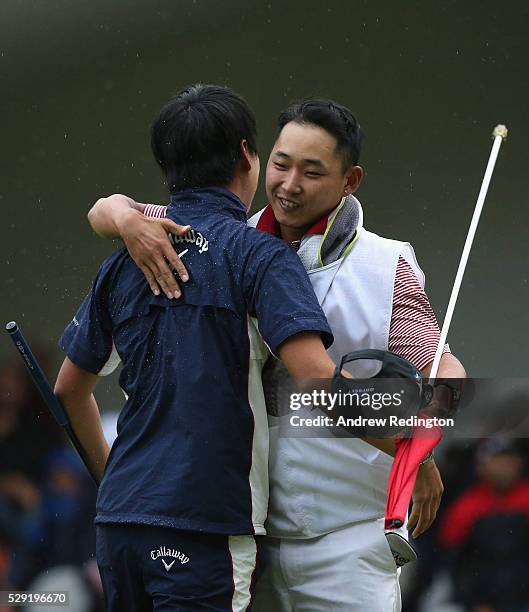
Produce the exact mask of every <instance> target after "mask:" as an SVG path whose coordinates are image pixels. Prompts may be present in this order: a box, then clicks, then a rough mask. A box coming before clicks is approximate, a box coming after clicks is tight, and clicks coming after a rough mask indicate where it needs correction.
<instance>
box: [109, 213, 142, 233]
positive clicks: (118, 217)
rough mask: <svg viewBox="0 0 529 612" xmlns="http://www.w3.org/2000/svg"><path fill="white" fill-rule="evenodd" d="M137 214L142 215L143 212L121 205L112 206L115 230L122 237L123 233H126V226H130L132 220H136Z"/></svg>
mask: <svg viewBox="0 0 529 612" xmlns="http://www.w3.org/2000/svg"><path fill="white" fill-rule="evenodd" d="M139 216H141V217H143V213H141V212H140V211H138V210H136V209H134V208H125V207H122V206H120V207H117V206H116V207H115V208H114V211H113V219H114V225H115V228H116V232H117V233H118V234H119V236H120V237H121V238H123V236H124V234H126V231H127V228H130V225H131V224H132V223H134V221H135V220H137V219H138V217H139Z"/></svg>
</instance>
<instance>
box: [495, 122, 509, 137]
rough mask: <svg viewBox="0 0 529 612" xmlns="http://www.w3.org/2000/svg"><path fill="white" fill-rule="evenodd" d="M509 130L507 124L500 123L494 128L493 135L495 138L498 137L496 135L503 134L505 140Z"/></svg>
mask: <svg viewBox="0 0 529 612" xmlns="http://www.w3.org/2000/svg"><path fill="white" fill-rule="evenodd" d="M508 132H509V130H508V129H507V126H506V125H502V124H501V123H500V124H498V125H497V126H496V127H495V128H494V132H492V135H493V137H494V138H496V136H501V137H502V138H503V140H505V139H506V138H507V134H508Z"/></svg>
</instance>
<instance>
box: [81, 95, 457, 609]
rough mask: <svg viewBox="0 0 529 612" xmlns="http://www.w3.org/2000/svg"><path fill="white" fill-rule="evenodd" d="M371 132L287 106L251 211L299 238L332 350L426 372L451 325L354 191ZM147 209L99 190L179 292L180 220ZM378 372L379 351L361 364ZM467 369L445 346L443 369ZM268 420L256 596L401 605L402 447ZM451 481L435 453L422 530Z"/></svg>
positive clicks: (142, 259) (414, 523)
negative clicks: (395, 536) (400, 360)
mask: <svg viewBox="0 0 529 612" xmlns="http://www.w3.org/2000/svg"><path fill="white" fill-rule="evenodd" d="M361 140H362V132H361V129H360V127H359V125H358V123H357V121H356V119H355V117H354V116H353V114H352V113H351V112H350V111H349V110H348V109H347V108H345V107H343V106H341V105H340V104H337V103H336V102H333V101H331V100H306V101H304V102H302V103H300V104H295V105H292V106H291V107H289V108H288V109H286V110H285V111H284V112H283V113H281V115H280V117H279V132H278V137H277V140H276V142H275V145H274V148H273V150H272V152H271V155H270V158H269V160H268V165H267V171H266V191H267V196H268V199H269V204H268V206H267V207H265V208H264V209H263V210H262V211H260V212H259V213H257V215H255V216H254V217H252V218H251V219H250V221H249V224H250V225H252V226H254V227H257V229H259V230H261V231H263V232H264V233H268V234H272V235H275V236H277V237H279V238H281V239H282V240H284V241H285V242H286V243H288V244H289V245H290V246H291V248H292V249H293V250H295V251H297V253H298V255H299V257H300V259H301V261H302V262H303V264H304V267H305V269H306V270H307V272H308V275H309V278H310V280H311V283H312V286H313V288H314V290H315V292H316V295H317V297H318V299H319V301H320V304H321V305H322V307H323V310H324V311H325V313H326V315H327V318H328V321H329V323H330V325H331V328H332V330H333V332H334V335H335V337H336V341H335V343H334V345H333V346H332V347H331V348H330V349H329V351H328V352H329V354H330V356H331V357H332V358H333V360H335V361H338V360H339V358H340V357H341V356H342V355H343V354H344V353H347V352H349V351H352V350H356V349H362V348H376V349H383V350H388V349H389V350H391V351H393V352H395V353H397V354H398V355H400V356H402V357H405V358H407V359H409V360H410V361H411V362H412V363H414V365H416V366H417V367H418V368H420V369H421V370H422V372H423V374H424V375H425V376H427V375H428V373H429V369H430V366H431V362H432V360H433V358H434V354H435V349H436V346H437V343H438V340H439V328H438V325H437V322H436V319H435V316H434V313H433V311H432V309H431V307H430V304H429V301H428V298H427V296H426V294H425V292H424V274H423V272H422V271H421V269H420V267H419V266H418V264H417V261H416V259H415V255H414V252H413V249H412V248H411V246H410V245H409V244H407V243H402V242H398V241H394V240H388V239H385V238H382V237H380V236H377V235H376V234H374V233H372V232H369V231H368V230H366V228H365V227H364V215H363V211H362V207H361V204H360V202H359V201H358V199H356V198H355V197H354V196H353V193H354V192H355V191H356V190H357V188H358V187H359V185H360V183H361V181H362V178H363V169H362V167H361V166H359V165H358V157H359V154H360V148H361ZM131 209H132V210H131ZM140 212H144V213H145V214H147V215H151V216H163V215H164V214H165V209H164V208H163V207H156V206H153V205H142V204H138V203H136V202H134V201H133V200H131V199H130V198H126V197H125V196H112V197H110V198H105V199H102V200H100V201H98V202H97V203H96V205H95V206H94V208H93V210H92V211H91V213H90V221H91V223H92V225H93V227H94V229H95V230H96V231H97V232H98V233H100V234H103V235H107V236H114V235H116V234H121V235H122V236H123V238H124V239H125V242H126V245H127V247H128V249H129V251H130V252H131V255H132V257H133V258H134V259H135V260H136V261H137V263H138V265H139V266H140V267H141V268H142V270H143V271H144V272H145V274H146V277H147V278H148V279H150V282H151V284H152V286H153V289H156V290H159V288H161V289H162V290H163V291H164V292H166V293H168V294H169V295H170V294H171V293H172V292H173V291H175V290H176V289H175V287H176V281H175V279H174V276H173V275H172V273H171V271H170V269H169V266H168V263H172V260H173V259H174V254H173V253H170V251H169V249H168V245H170V243H169V241H168V240H167V236H166V234H165V232H166V230H168V229H171V228H170V227H169V226H168V225H167V222H163V221H160V225H157V224H156V223H154V222H153V221H152V220H148V219H144V218H142V216H141V214H140ZM164 257H165V259H166V260H167V261H164ZM176 263H178V262H175V264H176ZM175 264H173V265H175ZM153 278H155V279H156V280H159V282H158V285H159V287H158V286H157V285H156V283H154V282H153V280H152V279H153ZM278 367H279V366H278V364H277V362H276V360H275V359H274V358H271V359H270V360H269V361H268V362H267V365H266V366H265V380H271V381H273V379H274V374H275V372H277V369H278ZM375 373H376V369H375V367H374V364H373V363H369V362H368V363H365V364H364V366H363V367H362V368H361V369H360V370H357V371H356V372H355V374H356V375H359V376H362V377H369V376H372V375H374V374H375ZM464 376H465V372H464V369H463V367H462V365H461V364H460V362H459V361H458V360H457V359H456V358H455V357H454V356H453V355H452V354H451V353H450V352H449V351H448V349H446V351H445V353H444V355H443V357H442V361H441V367H440V370H439V377H443V378H462V377H464ZM269 420H270V487H271V488H270V494H271V497H270V507H269V514H268V521H267V532H268V536H269V537H268V538H267V544H266V552H267V555H266V556H267V561H268V565H267V569H266V570H265V573H264V575H263V577H262V578H261V579H260V581H259V584H258V589H257V598H256V603H255V606H254V610H258V611H259V612H269V611H270V610H274V611H276V610H277V611H281V612H287V611H292V612H293V611H296V612H297V611H300V612H309V611H311V612H313V611H318V612H320V611H321V612H326V611H328V610H335V611H343V612H345V611H347V612H350V611H358V612H360V611H361V612H364V611H365V610H369V611H370V612H388V611H391V612H392V611H395V610H400V606H401V604H400V591H399V584H398V572H397V569H396V566H395V563H394V560H393V557H392V554H391V552H390V550H389V547H388V544H387V541H386V539H385V537H384V530H383V516H384V507H385V499H386V486H387V479H388V474H389V470H390V467H391V458H390V457H388V456H387V455H385V454H384V453H381V452H379V451H377V450H376V449H374V448H372V447H370V446H368V445H367V444H365V442H364V441H362V440H358V439H336V438H332V437H330V436H328V437H326V436H323V435H322V436H321V437H312V438H296V439H294V438H292V437H288V436H284V435H280V431H281V422H280V419H279V418H278V417H274V416H272V415H271V416H270V418H269ZM442 490H443V487H442V483H441V479H440V476H439V472H438V470H437V467H436V465H435V462H434V460H433V459H432V460H430V461H428V462H426V463H425V464H424V465H423V466H422V467H421V468H420V470H419V476H418V478H417V482H416V486H415V491H414V497H413V508H412V513H411V515H410V519H409V521H408V527H409V528H411V529H413V534H414V536H417V535H419V534H420V533H422V532H423V531H424V530H425V529H427V528H428V527H429V526H430V525H431V523H432V522H433V520H434V518H435V515H436V512H437V509H438V507H439V503H440V498H441V494H442Z"/></svg>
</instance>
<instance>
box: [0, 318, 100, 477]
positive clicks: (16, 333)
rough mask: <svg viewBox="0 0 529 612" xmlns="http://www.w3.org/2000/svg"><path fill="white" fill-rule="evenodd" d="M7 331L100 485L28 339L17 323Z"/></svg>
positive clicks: (12, 323)
mask: <svg viewBox="0 0 529 612" xmlns="http://www.w3.org/2000/svg"><path fill="white" fill-rule="evenodd" d="M6 331H7V333H8V334H9V335H10V336H11V340H12V341H13V344H14V345H15V347H16V349H17V351H18V353H19V354H20V357H21V358H22V361H23V362H24V365H25V366H26V369H27V370H28V372H29V375H30V376H31V379H32V380H33V382H34V384H35V386H36V387H37V389H38V391H39V393H40V395H41V397H42V399H43V400H44V402H45V404H46V406H47V407H48V410H49V411H50V412H51V413H52V415H53V417H54V418H55V420H56V421H57V423H58V424H59V425H60V426H61V427H62V428H63V429H64V430H65V431H66V433H67V434H68V437H69V438H70V441H71V443H72V444H73V446H74V447H75V450H76V451H77V453H78V454H79V457H81V459H82V460H83V463H84V464H85V467H86V469H87V470H88V473H89V474H90V476H91V477H92V478H93V480H94V482H95V483H96V485H98V484H99V481H98V479H97V478H96V476H95V474H93V473H92V470H91V469H90V466H89V463H88V461H87V458H86V453H85V452H84V449H83V447H82V445H81V443H80V442H79V439H78V438H77V436H76V434H75V432H74V430H73V429H72V426H71V424H70V421H69V419H68V415H67V414H66V411H65V409H64V407H63V405H62V404H61V402H60V400H59V398H58V397H57V396H56V395H55V393H54V392H53V389H52V388H51V386H50V383H49V382H48V379H47V378H46V376H45V374H44V372H43V371H42V368H41V367H40V365H39V363H38V361H37V360H36V359H35V355H33V353H32V352H31V349H30V348H29V344H28V343H27V342H26V339H25V338H24V336H23V335H22V332H21V331H20V329H19V327H18V325H17V324H16V322H15V321H11V322H10V323H8V324H7V325H6Z"/></svg>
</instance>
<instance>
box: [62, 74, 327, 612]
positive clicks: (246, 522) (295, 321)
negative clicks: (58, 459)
mask: <svg viewBox="0 0 529 612" xmlns="http://www.w3.org/2000/svg"><path fill="white" fill-rule="evenodd" d="M152 149H153V153H154V156H155V158H156V160H157V161H158V163H159V164H160V166H161V168H162V170H163V172H164V175H165V177H166V180H167V185H168V186H169V189H170V192H171V203H170V205H169V207H168V209H167V216H168V218H169V219H171V220H172V221H174V222H177V223H179V224H181V225H182V226H184V229H185V231H186V233H185V238H186V242H185V243H184V244H185V246H186V249H187V253H186V266H187V271H188V274H189V280H188V282H187V283H186V286H185V290H184V292H183V295H182V296H181V297H180V298H179V299H178V300H169V299H168V298H167V297H166V296H165V295H158V296H155V295H153V293H152V292H151V290H150V289H149V286H148V284H147V283H146V282H145V279H144V276H143V274H142V273H141V271H140V270H139V269H138V268H137V266H136V265H135V264H134V262H133V260H132V259H131V258H130V256H129V254H128V253H127V251H126V250H125V249H122V250H120V251H118V252H116V253H114V254H113V255H111V256H110V257H109V258H108V259H107V260H106V261H105V262H104V263H103V265H102V266H101V268H100V270H99V272H98V275H97V277H96V279H95V282H94V285H93V287H92V289H91V291H90V293H89V294H88V296H87V297H86V298H85V300H84V302H83V303H82V305H81V307H80V309H79V310H78V312H77V313H76V315H75V317H74V318H73V320H72V322H71V323H70V324H69V325H68V327H67V328H66V330H65V332H64V334H63V336H62V338H61V340H60V345H61V347H62V348H63V350H64V351H65V353H66V358H65V360H64V363H63V365H62V367H61V370H60V373H59V376H58V379H57V383H56V393H57V395H58V396H59V398H60V399H61V400H62V401H63V403H64V405H65V408H66V410H67V413H68V415H69V418H70V420H71V424H72V427H73V429H74V431H75V432H76V434H77V437H78V438H79V440H80V442H81V444H82V446H83V447H84V449H85V451H86V454H87V456H88V460H89V463H90V467H91V468H92V471H93V472H94V473H95V474H96V475H97V477H98V478H99V479H101V484H100V488H99V494H98V500H97V516H96V526H97V561H98V566H99V569H100V573H101V578H102V582H103V587H104V592H105V599H106V605H107V610H108V611H109V612H135V611H138V612H143V611H145V612H147V611H151V610H160V611H161V610H164V611H166V610H189V611H193V612H196V611H198V610H215V611H219V612H220V611H225V612H228V611H235V610H236V611H243V610H247V609H249V607H250V606H251V597H252V593H253V589H254V582H255V568H256V557H257V544H256V537H258V536H259V535H262V534H264V533H265V530H264V520H265V517H266V510H267V504H268V473H267V459H268V435H267V434H268V432H267V419H266V409H265V406H264V400H263V396H262V389H261V387H260V378H257V382H258V383H259V384H257V385H255V384H252V382H251V381H250V375H251V372H250V368H251V367H252V366H251V357H252V356H253V357H254V361H256V358H255V355H254V347H253V344H252V336H253V337H255V338H257V337H258V334H257V333H256V331H255V327H254V326H252V325H253V324H249V321H248V315H254V316H256V317H257V321H258V324H259V332H260V334H261V335H262V337H263V338H264V339H265V340H266V342H267V344H268V346H269V348H270V350H271V351H272V352H273V353H274V354H275V355H277V356H278V357H279V358H280V359H281V360H282V361H283V363H284V364H285V365H286V367H287V368H288V370H289V372H290V373H291V374H292V375H293V376H294V377H296V378H322V377H323V378H329V377H331V376H332V373H333V370H334V367H335V366H334V363H333V362H332V361H331V359H330V358H329V356H328V355H327V353H326V351H325V347H326V346H327V347H328V346H329V344H330V343H331V342H332V334H331V331H330V328H329V326H328V324H327V321H326V319H325V316H324V314H323V312H322V309H321V307H320V305H319V304H318V301H317V299H316V297H315V295H314V292H313V290H312V287H311V285H310V282H309V280H308V277H307V275H306V273H305V270H304V269H303V266H302V265H301V263H300V261H299V258H298V257H297V255H296V253H295V252H293V251H292V249H290V248H289V247H288V245H286V244H285V243H284V242H282V241H281V240H278V239H277V238H274V237H271V236H267V235H266V234H265V233H263V232H260V231H258V230H255V229H253V228H250V227H248V226H247V224H246V218H247V210H248V208H249V207H250V205H251V202H252V199H253V197H254V194H255V190H256V186H257V180H258V174H259V158H258V155H257V149H256V135H255V120H254V117H253V114H252V112H251V110H250V109H249V107H248V105H247V103H246V102H245V101H244V100H243V99H242V98H241V97H240V96H239V95H237V94H236V93H234V92H233V91H231V90H229V89H227V88H223V87H215V86H208V85H195V86H192V87H189V88H187V89H185V90H183V91H181V92H180V93H179V94H178V95H177V96H176V97H175V98H174V99H173V100H171V101H170V102H169V103H168V104H167V105H166V106H164V107H163V108H162V110H161V111H160V113H159V115H158V117H157V118H156V120H155V121H154V124H153V127H152ZM187 225H191V226H192V228H193V229H192V230H190V231H187V230H189V227H187V228H186V227H185V226H187ZM119 361H121V362H122V364H123V369H122V371H121V375H120V385H121V387H122V388H123V390H124V392H125V393H126V395H127V397H128V399H127V401H126V403H125V405H124V407H123V409H122V411H121V413H120V416H119V421H118V436H117V439H116V441H115V442H114V444H113V446H112V450H111V451H110V454H109V450H108V447H107V445H106V442H105V439H104V437H103V432H102V428H101V421H100V418H99V412H98V407H97V404H96V402H95V399H94V397H93V395H92V392H93V390H94V387H95V386H96V383H97V381H98V377H99V376H101V375H104V374H106V373H108V372H110V371H112V369H113V368H114V367H115V366H116V365H117V363H118V362H119Z"/></svg>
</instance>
